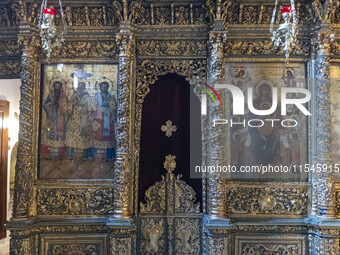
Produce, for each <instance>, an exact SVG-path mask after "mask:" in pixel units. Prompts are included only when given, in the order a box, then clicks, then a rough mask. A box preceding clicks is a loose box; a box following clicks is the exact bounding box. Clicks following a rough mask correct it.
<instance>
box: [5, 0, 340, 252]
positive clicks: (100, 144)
mask: <svg viewBox="0 0 340 255" xmlns="http://www.w3.org/2000/svg"><path fill="white" fill-rule="evenodd" d="M53 3H55V2H54V1H53ZM63 3H64V5H65V17H66V23H67V35H66V38H65V39H66V40H65V42H64V44H63V46H62V47H59V48H57V49H55V50H54V51H52V54H51V57H50V59H49V63H48V62H47V60H46V56H45V55H44V53H43V51H42V49H41V40H40V35H39V33H38V26H37V21H38V15H39V7H40V3H39V2H38V1H3V2H2V3H1V4H0V7H1V8H0V32H1V36H0V49H2V50H1V54H0V76H1V77H7V78H13V77H20V79H21V82H22V86H21V92H20V93H21V99H20V135H19V145H18V158H17V164H16V180H15V193H14V207H13V218H12V220H11V221H10V222H9V223H8V228H9V229H10V230H11V250H10V252H11V254H25V255H26V254H34V255H35V254H68V253H70V254H75V253H79V254H112V255H113V254H138V253H139V252H140V251H142V252H143V253H145V254H150V253H154V254H155V253H157V252H158V253H159V252H160V250H157V249H166V248H169V247H172V254H181V252H182V254H183V253H184V254H186V251H187V250H190V249H191V250H193V251H195V252H196V253H195V252H194V253H193V254H200V252H201V253H202V254H237V255H238V254H253V253H254V254H256V253H258V254H266V253H275V254H339V253H340V242H339V229H340V228H339V224H338V222H337V220H336V218H337V217H339V185H338V184H337V183H336V178H335V176H334V175H333V174H332V173H329V172H327V173H318V172H315V173H310V174H308V175H307V176H306V175H304V176H302V175H300V176H298V177H297V176H290V177H294V178H290V179H289V178H288V179H289V180H287V179H284V178H283V179H284V180H283V179H280V178H276V179H271V180H261V181H251V180H249V181H248V180H247V181H242V182H240V181H239V180H225V179H222V178H219V176H218V175H209V174H207V175H204V176H203V177H204V178H203V179H202V186H203V191H202V212H203V215H199V214H197V210H196V209H190V210H189V209H188V208H187V207H186V206H185V204H186V203H184V202H183V203H182V202H181V201H176V199H179V198H180V196H176V190H177V191H178V192H179V190H180V189H181V188H180V187H183V185H184V184H183V182H182V181H180V180H178V179H175V177H174V176H173V175H172V173H171V171H170V172H168V173H167V175H166V177H165V179H163V181H161V182H160V183H158V184H156V186H153V188H150V191H149V193H150V194H151V193H152V192H151V191H152V189H156V188H155V187H158V189H157V190H158V191H159V190H163V191H164V190H165V187H168V188H169V187H172V191H174V193H171V192H172V191H171V192H165V193H162V192H161V194H164V196H165V195H166V194H167V196H169V195H170V196H171V195H172V199H170V198H169V197H167V198H168V199H167V200H166V201H167V202H168V203H170V202H173V203H172V204H171V206H173V207H171V206H170V204H169V207H166V208H167V209H166V212H169V211H168V210H169V208H172V209H173V211H172V212H171V213H170V214H171V216H172V217H167V216H166V215H165V214H166V212H165V211H162V213H161V214H162V215H161V216H159V217H158V216H157V217H156V216H154V215H153V214H152V213H150V211H148V210H147V208H148V206H149V207H150V206H151V205H149V204H152V203H153V204H155V205H157V206H158V205H160V204H161V203H158V201H159V199H160V197H159V196H158V197H155V196H149V202H148V203H147V204H146V205H144V207H143V206H142V207H141V208H144V209H145V210H146V211H145V210H144V209H143V210H144V211H145V212H147V213H146V214H145V215H143V214H139V213H138V175H139V160H140V158H139V157H140V132H141V120H142V107H143V101H144V98H145V96H146V95H147V94H148V92H149V90H150V86H153V85H154V84H155V81H156V80H157V79H158V76H160V75H165V74H167V73H176V74H179V75H182V76H184V77H185V78H186V79H187V80H188V81H189V83H190V84H191V86H192V87H197V86H198V85H199V84H200V83H201V82H207V83H209V84H215V83H217V82H221V81H223V80H225V79H226V77H227V73H228V68H227V67H228V66H232V65H231V64H232V63H237V66H241V67H242V68H244V74H245V75H247V73H248V74H251V76H254V75H255V74H254V73H252V72H253V71H254V70H256V69H259V67H261V66H263V65H268V66H273V64H277V63H278V62H280V63H282V64H283V63H284V57H283V55H282V49H280V48H277V47H275V46H274V45H273V43H272V41H271V38H270V37H271V35H270V34H269V32H268V31H269V26H270V22H271V15H272V10H273V8H274V3H273V2H272V1H267V0H266V1H258V2H254V1H246V0H235V1H219V0H217V1H210V0H208V1H198V0H197V1H189V2H188V1H175V2H174V1H170V2H169V1H151V0H150V1H125V0H123V1H112V2H111V1H90V0H85V1H83V2H79V1H67V0H65V1H63ZM280 4H281V3H280ZM286 4H289V2H288V1H283V2H282V5H286ZM296 10H297V19H298V23H299V34H298V37H297V41H296V43H295V46H294V47H293V49H292V51H291V52H290V63H289V64H287V65H286V70H285V72H282V73H284V76H285V77H284V78H283V79H281V81H282V83H285V82H287V81H288V83H289V82H290V81H291V79H290V78H289V77H288V75H289V74H288V71H289V70H290V71H291V70H293V71H294V72H291V74H293V76H294V75H298V76H300V75H301V76H304V75H305V76H307V77H308V78H309V79H311V83H310V84H309V85H310V86H309V87H308V88H309V89H310V90H311V93H312V99H311V104H310V105H309V106H308V107H310V108H309V110H310V111H311V112H312V116H311V117H309V118H306V120H303V126H305V128H303V127H302V126H301V129H299V130H296V133H295V134H283V133H282V134H280V135H281V136H282V139H281V138H280V139H281V140H280V141H281V142H280V143H277V144H280V145H277V146H278V147H280V148H282V150H284V149H286V150H285V152H286V153H285V155H286V157H284V160H286V161H287V162H290V161H294V162H297V161H300V162H304V161H308V163H309V164H314V163H321V164H333V163H336V162H334V161H335V160H337V154H336V153H335V148H336V144H334V141H335V140H336V139H333V141H332V137H336V130H337V122H336V118H332V116H333V115H336V111H337V108H336V107H337V103H336V100H337V99H336V96H334V95H335V94H333V92H334V90H335V92H334V93H336V88H337V85H333V84H332V83H331V81H330V79H331V78H332V77H337V71H336V70H337V65H338V62H339V45H340V44H339V42H340V38H339V23H340V16H339V13H340V12H339V6H338V1H332V2H330V1H318V0H312V1H297V3H296ZM280 21H281V16H280V14H278V16H276V18H275V22H274V23H275V24H274V26H277V25H278V24H280ZM56 24H57V26H59V24H60V14H59V13H57V15H56ZM250 63H251V64H250ZM265 63H266V64H265ZM331 64H332V68H330V66H331ZM61 65H63V67H61ZM333 66H334V67H333ZM249 67H250V69H249ZM333 68H335V69H333ZM59 69H61V70H62V71H59ZM242 70H243V69H242ZM58 74H59V75H58ZM72 74H73V76H72ZM79 75H80V76H81V77H80V76H79ZM83 75H84V76H83ZM89 75H92V76H91V77H90V76H89ZM78 76H79V77H78ZM241 76H242V75H241ZM241 76H240V77H238V78H237V79H242V77H241ZM104 77H105V79H106V81H104V80H102V79H103V78H104ZM56 78H57V79H56ZM245 78H246V77H245ZM58 79H59V80H58ZM281 81H280V82H281ZM103 82H104V83H103ZM330 84H332V85H330ZM335 84H337V83H335ZM254 86H256V85H254ZM64 89H65V91H62V90H64ZM259 90H260V89H259ZM264 90H266V88H264ZM198 94H199V93H198ZM103 95H104V96H105V95H106V97H104V96H103ZM221 99H222V100H223V102H228V100H229V99H228V97H227V96H226V95H224V94H222V96H221ZM57 101H58V103H57ZM225 105H226V104H224V107H222V108H217V107H212V105H211V103H209V104H208V107H207V113H208V114H207V116H205V117H204V116H203V117H202V119H201V126H202V148H203V155H202V164H204V165H216V164H221V163H225V162H226V161H228V160H229V161H232V160H233V162H236V161H237V162H238V161H240V160H245V157H246V156H247V155H248V154H247V153H248V152H249V151H248V152H245V151H244V150H243V151H242V150H241V149H238V147H237V146H239V143H240V142H242V139H243V140H244V141H246V140H247V137H243V138H242V135H240V134H239V133H237V131H239V130H233V131H235V133H233V134H230V133H228V132H227V129H226V127H223V126H219V127H218V128H215V129H212V126H210V125H208V124H209V123H210V121H211V120H212V119H214V118H219V119H225V118H226V117H227V109H226V107H225ZM98 109H101V111H102V114H104V115H101V116H104V118H100V111H98ZM331 110H332V114H333V115H331V114H330V111H331ZM76 112H77V114H76ZM301 123H302V122H301ZM102 128H103V129H102ZM71 130H72V131H73V132H70V131H71ZM75 130H77V131H75ZM101 130H102V131H101ZM97 131H98V134H97ZM271 131H272V130H261V132H262V133H261V132H260V131H259V134H261V135H262V136H263V134H264V135H269V134H271V133H273V132H271ZM266 132H268V134H267V133H266ZM280 132H281V131H279V130H275V132H274V133H280ZM97 135H98V136H97ZM106 135H107V136H106ZM113 136H114V137H115V139H114V138H113ZM273 136H275V135H273ZM84 137H86V139H85V140H82V138H84ZM104 137H107V139H108V140H105V141H104ZM283 137H286V138H283ZM296 137H299V138H301V140H299V144H298V143H297V142H296ZM76 138H78V139H76ZM232 139H236V141H234V142H233V144H232V143H231V140H232ZM225 141H229V143H230V144H231V145H234V146H232V149H230V148H229V147H228V146H227V145H228V143H226V142H225ZM305 141H307V143H306V144H304V143H305ZM104 144H105V146H104ZM250 144H251V143H250ZM287 144H288V146H287ZM249 148H250V147H249V146H248V149H249ZM242 153H243V154H242ZM226 155H227V156H226ZM297 155H300V157H298V156H297ZM277 156H278V155H274V156H273V158H276V159H278V158H279V157H277ZM304 156H305V157H304ZM282 160H283V159H282ZM170 165H171V164H170ZM295 177H296V178H295ZM170 180H171V181H170ZM157 185H158V186H157ZM162 185H163V186H162ZM176 185H177V186H176ZM184 186H185V185H184ZM176 187H177V189H176ZM185 187H187V186H185ZM169 189H170V188H169ZM158 191H157V192H158ZM183 192H184V193H185V194H188V196H189V195H190V196H191V197H193V194H192V192H191V189H190V188H188V187H187V188H186V189H185V191H183ZM184 193H183V194H184ZM147 197H148V196H147ZM161 198H164V197H162V196H161ZM162 201H163V200H162ZM162 201H160V202H162ZM186 201H187V200H186ZM189 201H191V202H192V204H190V203H189V204H190V206H192V208H196V207H195V204H194V203H193V200H192V199H191V200H190V199H189ZM177 202H178V203H179V204H178V203H177ZM186 205H187V204H186ZM176 206H178V207H176ZM151 207H152V206H151ZM174 208H175V209H174ZM176 208H177V209H178V210H182V209H183V208H184V209H183V210H184V211H179V213H181V214H182V213H183V215H182V216H180V217H177V216H176V215H175V214H176ZM185 208H186V209H188V210H186V209H185ZM163 209H164V208H163ZM143 210H142V211H143ZM202 218H203V219H202ZM241 218H242V219H241ZM288 218H289V219H288ZM189 223H190V224H189ZM171 231H172V232H171ZM177 233H180V234H178V235H177ZM197 233H199V234H197ZM189 236H190V237H189ZM193 236H195V238H191V237H193ZM162 238H163V239H162ZM161 240H163V241H161ZM161 242H163V243H161ZM189 247H190V248H189ZM176 251H178V252H176ZM160 253H162V252H160Z"/></svg>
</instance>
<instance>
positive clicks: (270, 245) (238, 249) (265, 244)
mask: <svg viewBox="0 0 340 255" xmlns="http://www.w3.org/2000/svg"><path fill="white" fill-rule="evenodd" d="M305 242H306V241H305V237H304V236H302V235H286V236H282V235H281V236H280V235H270V236H269V235H268V236H266V235H263V236H249V235H248V236H241V235H237V236H236V237H235V254H239V255H248V254H277V255H281V254H287V255H288V254H289V255H304V254H306V247H305V246H306V244H305Z"/></svg>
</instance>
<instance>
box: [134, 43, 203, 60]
mask: <svg viewBox="0 0 340 255" xmlns="http://www.w3.org/2000/svg"><path fill="white" fill-rule="evenodd" d="M137 54H138V55H141V56H178V55H185V56H189V55H196V56H197V55H201V56H205V55H207V44H206V42H205V41H193V40H190V41H163V40H162V41H154V40H151V41H140V42H137Z"/></svg>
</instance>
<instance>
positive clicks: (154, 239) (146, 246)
mask: <svg viewBox="0 0 340 255" xmlns="http://www.w3.org/2000/svg"><path fill="white" fill-rule="evenodd" d="M141 228H142V240H141V254H145V255H146V254H147V255H154V254H155V255H156V254H164V253H165V247H164V245H165V237H164V230H165V227H164V219H157V218H155V219H152V218H146V219H141Z"/></svg>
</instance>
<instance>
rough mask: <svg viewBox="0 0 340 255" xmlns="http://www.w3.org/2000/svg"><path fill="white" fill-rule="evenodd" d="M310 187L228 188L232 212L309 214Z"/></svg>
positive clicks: (228, 202)
mask: <svg viewBox="0 0 340 255" xmlns="http://www.w3.org/2000/svg"><path fill="white" fill-rule="evenodd" d="M307 204H308V188H299V187H296V188H283V187H282V188H269V187H267V188H260V187H230V188H227V210H228V212H229V213H230V214H235V215H241V214H253V215H256V214H278V215H307Z"/></svg>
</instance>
